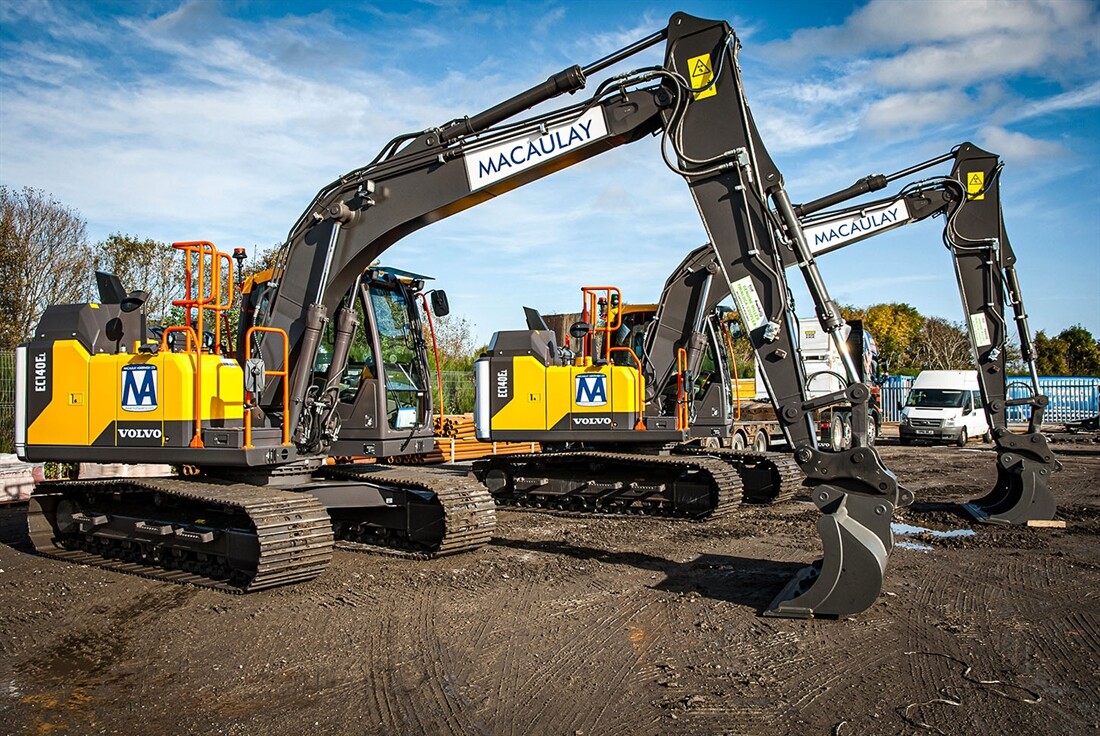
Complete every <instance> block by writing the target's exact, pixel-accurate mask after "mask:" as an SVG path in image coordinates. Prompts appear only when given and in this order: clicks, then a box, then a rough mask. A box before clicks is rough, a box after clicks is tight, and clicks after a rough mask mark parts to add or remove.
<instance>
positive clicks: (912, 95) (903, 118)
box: [863, 90, 974, 131]
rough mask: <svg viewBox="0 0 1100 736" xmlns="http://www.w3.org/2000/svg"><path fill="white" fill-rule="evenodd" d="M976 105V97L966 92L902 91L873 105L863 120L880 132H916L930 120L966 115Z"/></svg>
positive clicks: (939, 122)
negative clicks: (974, 98)
mask: <svg viewBox="0 0 1100 736" xmlns="http://www.w3.org/2000/svg"><path fill="white" fill-rule="evenodd" d="M973 108H974V102H973V100H971V99H970V97H969V96H968V95H967V94H966V93H964V92H956V91H950V90H942V91H936V92H902V93H899V94H895V95H890V96H889V97H886V98H884V99H881V100H879V101H877V102H875V103H873V104H872V105H870V106H869V107H868V108H867V112H866V115H865V116H864V118H863V122H864V123H866V125H867V127H869V128H870V129H872V130H876V131H884V130H898V129H900V130H909V131H912V130H916V129H919V128H920V127H922V126H924V125H927V124H929V123H934V124H942V123H943V122H944V121H945V120H952V119H958V118H960V117H964V116H966V115H967V114H968V113H970V112H971V110H972V109H973Z"/></svg>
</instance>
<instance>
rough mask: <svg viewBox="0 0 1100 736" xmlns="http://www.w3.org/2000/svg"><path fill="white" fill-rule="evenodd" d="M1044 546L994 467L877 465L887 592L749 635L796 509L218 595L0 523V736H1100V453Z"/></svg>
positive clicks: (530, 525)
mask: <svg viewBox="0 0 1100 736" xmlns="http://www.w3.org/2000/svg"><path fill="white" fill-rule="evenodd" d="M1097 450H1098V447H1097V446H1096V445H1092V446H1088V445H1080V446H1074V447H1069V448H1067V449H1066V450H1065V451H1064V452H1062V454H1061V457H1062V460H1063V462H1064V463H1065V470H1064V471H1063V472H1061V473H1060V474H1058V475H1056V476H1055V477H1054V480H1053V483H1052V486H1053V487H1054V489H1055V493H1056V495H1057V496H1058V499H1059V506H1060V512H1059V518H1062V519H1065V520H1066V521H1067V522H1068V527H1067V528H1066V529H1064V530H1061V529H1032V528H1019V527H1012V528H1009V527H983V526H977V525H974V524H972V523H971V522H969V521H968V520H967V519H966V518H964V517H962V516H959V515H958V514H956V513H955V512H954V511H953V510H952V506H950V504H953V503H956V502H960V501H965V500H968V499H970V498H973V497H975V496H978V495H983V494H984V493H985V492H986V491H987V490H988V489H989V488H990V487H991V485H992V482H993V479H994V476H995V470H994V465H993V458H994V456H993V453H992V452H991V450H990V449H989V447H988V446H984V447H983V446H980V445H971V446H970V447H969V448H967V449H965V450H960V449H957V448H953V447H952V448H948V447H938V448H927V447H908V448H903V447H900V446H897V445H896V444H887V445H885V446H883V447H882V456H883V458H884V459H885V461H886V463H887V465H888V466H889V467H891V468H892V469H893V470H894V471H895V472H896V473H897V475H898V477H899V479H900V480H901V481H902V483H903V484H904V485H906V486H908V487H909V488H911V489H912V490H914V491H915V492H916V494H917V499H918V503H917V505H916V506H914V507H913V508H911V509H908V510H906V511H904V512H901V513H899V514H898V517H897V520H898V521H904V522H906V523H909V524H913V525H918V526H922V527H928V528H932V529H937V530H948V529H961V528H967V529H970V528H972V529H975V531H976V532H977V533H976V535H974V536H971V537H957V538H946V539H943V538H935V537H930V536H928V535H923V536H920V537H916V538H913V537H910V538H908V539H909V541H911V542H915V543H916V545H915V546H916V547H924V548H927V549H920V548H918V549H913V548H897V549H895V551H894V553H893V554H892V556H891V558H890V569H889V570H888V577H887V581H886V586H885V591H884V594H883V595H882V596H881V598H880V599H879V601H878V602H877V603H876V604H875V605H874V606H873V607H872V608H871V609H869V610H868V611H866V612H864V613H862V614H860V615H858V616H855V617H852V618H849V619H845V620H840V621H829V620H815V621H789V620H781V619H771V618H762V617H761V616H760V612H761V611H762V610H763V609H764V608H765V607H766V606H767V604H768V603H769V601H770V600H771V598H772V597H773V596H774V595H775V594H776V593H777V592H778V591H779V589H780V588H781V587H782V586H783V584H784V583H785V581H786V579H787V578H788V577H789V576H790V575H791V574H793V573H794V572H795V570H797V569H798V568H799V567H800V566H802V565H803V564H805V563H807V562H810V561H811V560H813V559H814V557H815V554H816V553H817V551H818V550H819V541H818V537H817V534H816V532H815V531H814V530H813V521H814V519H815V518H816V516H817V512H816V510H815V509H814V508H813V506H812V504H811V503H810V502H809V501H808V500H799V501H796V502H794V503H791V504H787V505H785V506H782V507H779V508H772V509H761V508H749V509H746V510H745V511H744V513H742V514H741V515H739V516H735V517H733V518H726V519H722V520H720V521H715V522H709V523H695V522H677V521H668V520H658V519H643V518H634V517H630V518H563V517H561V516H554V515H548V514H540V513H534V512H520V511H501V512H500V514H499V527H498V530H497V534H496V538H495V539H494V541H493V543H492V544H491V545H489V546H488V547H486V548H484V549H482V550H479V551H477V552H474V553H471V554H466V555H464V556H458V557H451V558H445V559H439V560H433V561H427V562H425V561H414V560H406V559H397V558H390V557H380V556H374V555H367V554H362V553H355V552H349V551H337V553H336V554H335V558H334V560H333V563H332V565H331V567H330V568H329V569H328V571H327V572H326V573H325V574H324V575H322V576H321V577H320V578H318V579H317V580H315V581H313V582H310V583H307V584H303V585H298V586H295V587H290V588H281V589H276V590H273V591H268V592H262V593H256V594H253V595H248V596H231V595H226V594H222V593H217V592H213V591H209V590H205V589H198V588H193V587H185V586H177V585H173V584H170V583H163V582H153V581H149V580H145V579H143V578H138V577H131V576H126V575H122V574H118V573H112V572H107V571H103V570H100V569H96V568H92V567H80V566H73V565H70V564H67V563H63V562H57V561H53V560H48V559H44V558H40V557H36V556H34V555H33V554H32V553H31V552H30V551H29V546H28V542H27V541H26V537H25V534H24V531H23V526H22V525H23V523H24V514H25V506H14V507H11V506H9V507H4V508H0V568H2V572H0V611H2V614H0V615H2V621H3V623H2V625H0V655H2V659H0V723H2V724H4V725H5V726H6V727H5V728H2V729H0V730H2V731H5V732H11V733H30V734H98V733H104V734H108V733H109V734H115V733H117V734H154V733H155V734H196V733H201V734H276V735H279V734H303V733H330V734H344V733H357V734H359V733H362V734H373V733H379V734H517V735H518V734H567V735H568V736H583V735H589V736H591V735H595V734H623V735H624V736H626V735H630V736H634V735H636V734H637V735H640V734H784V733H788V734H837V735H841V736H849V735H851V734H911V733H923V732H931V733H937V732H938V733H943V734H997V735H998V736H1001V735H1003V734H1024V733H1029V734H1030V733H1057V734H1078V733H1097V732H1098V730H1100V546H1098V535H1100V453H1098V452H1097Z"/></svg>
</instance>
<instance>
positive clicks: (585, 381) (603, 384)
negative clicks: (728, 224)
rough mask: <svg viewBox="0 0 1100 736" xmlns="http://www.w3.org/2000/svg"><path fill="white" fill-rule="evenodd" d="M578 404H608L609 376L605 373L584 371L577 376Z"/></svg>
mask: <svg viewBox="0 0 1100 736" xmlns="http://www.w3.org/2000/svg"><path fill="white" fill-rule="evenodd" d="M576 404H577V406H604V405H605V404H607V376H606V375H604V374H603V373H582V374H580V375H579V376H577V401H576Z"/></svg>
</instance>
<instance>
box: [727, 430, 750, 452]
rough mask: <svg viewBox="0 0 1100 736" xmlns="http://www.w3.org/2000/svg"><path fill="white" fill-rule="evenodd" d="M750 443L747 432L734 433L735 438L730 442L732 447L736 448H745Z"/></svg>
mask: <svg viewBox="0 0 1100 736" xmlns="http://www.w3.org/2000/svg"><path fill="white" fill-rule="evenodd" d="M747 445H748V443H747V442H746V441H745V433H744V432H737V433H735V434H734V435H733V440H732V441H731V442H730V447H731V448H733V449H734V450H744V449H745V447H746V446H747Z"/></svg>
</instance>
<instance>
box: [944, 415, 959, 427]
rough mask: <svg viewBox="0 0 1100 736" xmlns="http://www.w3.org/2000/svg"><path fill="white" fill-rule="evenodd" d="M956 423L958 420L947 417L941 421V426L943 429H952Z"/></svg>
mask: <svg viewBox="0 0 1100 736" xmlns="http://www.w3.org/2000/svg"><path fill="white" fill-rule="evenodd" d="M956 421H958V420H957V419H956V418H955V417H948V418H947V419H944V420H943V426H945V427H954V426H955V422H956Z"/></svg>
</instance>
